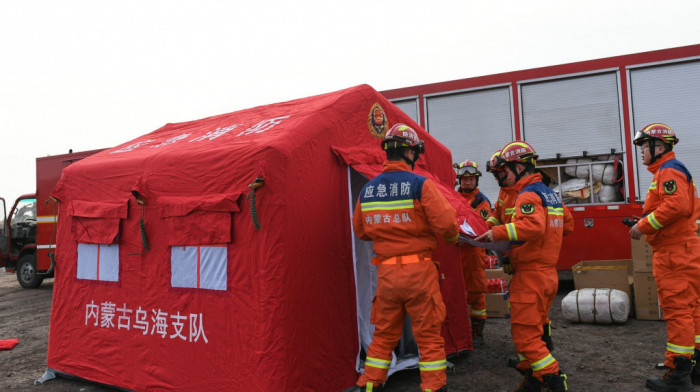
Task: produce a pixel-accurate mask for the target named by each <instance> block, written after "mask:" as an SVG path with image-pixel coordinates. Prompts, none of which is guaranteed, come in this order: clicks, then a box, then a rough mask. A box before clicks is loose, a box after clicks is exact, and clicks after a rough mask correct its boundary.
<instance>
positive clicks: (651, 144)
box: [649, 138, 668, 165]
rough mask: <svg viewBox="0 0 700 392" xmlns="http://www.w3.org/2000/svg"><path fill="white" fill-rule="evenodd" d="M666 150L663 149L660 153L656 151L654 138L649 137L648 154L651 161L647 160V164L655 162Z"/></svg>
mask: <svg viewBox="0 0 700 392" xmlns="http://www.w3.org/2000/svg"><path fill="white" fill-rule="evenodd" d="M667 152H668V150H665V151H664V152H662V153H661V154H657V153H656V139H653V138H650V139H649V154H651V161H649V164H650V165H651V164H652V163H654V162H656V161H657V160H658V159H659V158H661V157H662V156H664V154H666V153H667Z"/></svg>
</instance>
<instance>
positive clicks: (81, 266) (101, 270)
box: [77, 243, 119, 282]
mask: <svg viewBox="0 0 700 392" xmlns="http://www.w3.org/2000/svg"><path fill="white" fill-rule="evenodd" d="M77 270H78V272H77V278H78V279H86V280H99V281H105V282H118V281H119V245H116V244H112V245H107V244H82V243H80V244H78V268H77Z"/></svg>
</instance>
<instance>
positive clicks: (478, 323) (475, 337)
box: [470, 318, 486, 348]
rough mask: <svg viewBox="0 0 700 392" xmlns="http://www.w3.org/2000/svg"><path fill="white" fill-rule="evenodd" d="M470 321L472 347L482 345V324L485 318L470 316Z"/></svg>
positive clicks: (484, 322)
mask: <svg viewBox="0 0 700 392" xmlns="http://www.w3.org/2000/svg"><path fill="white" fill-rule="evenodd" d="M470 321H471V323H472V344H473V345H474V348H476V347H482V346H483V345H484V325H485V324H486V320H485V319H475V318H472V319H471V320H470Z"/></svg>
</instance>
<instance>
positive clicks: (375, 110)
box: [367, 103, 389, 139]
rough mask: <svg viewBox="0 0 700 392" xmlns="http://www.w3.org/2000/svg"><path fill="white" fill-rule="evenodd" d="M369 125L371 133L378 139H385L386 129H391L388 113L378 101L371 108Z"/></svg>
mask: <svg viewBox="0 0 700 392" xmlns="http://www.w3.org/2000/svg"><path fill="white" fill-rule="evenodd" d="M367 125H368V126H369V133H371V134H372V136H374V137H376V138H377V139H383V138H384V135H385V134H386V130H387V129H389V122H388V121H387V119H386V113H384V109H382V107H381V106H379V104H378V103H375V104H374V105H372V109H370V110H369V117H368V119H367Z"/></svg>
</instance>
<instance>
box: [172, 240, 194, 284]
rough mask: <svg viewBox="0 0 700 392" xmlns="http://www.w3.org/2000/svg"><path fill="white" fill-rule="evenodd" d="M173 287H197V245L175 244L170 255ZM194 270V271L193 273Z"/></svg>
mask: <svg viewBox="0 0 700 392" xmlns="http://www.w3.org/2000/svg"><path fill="white" fill-rule="evenodd" d="M170 269H171V277H170V284H171V285H172V286H173V287H189V288H196V287H197V273H196V271H197V247H194V246H173V248H172V250H171V256H170ZM193 272H194V273H193Z"/></svg>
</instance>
